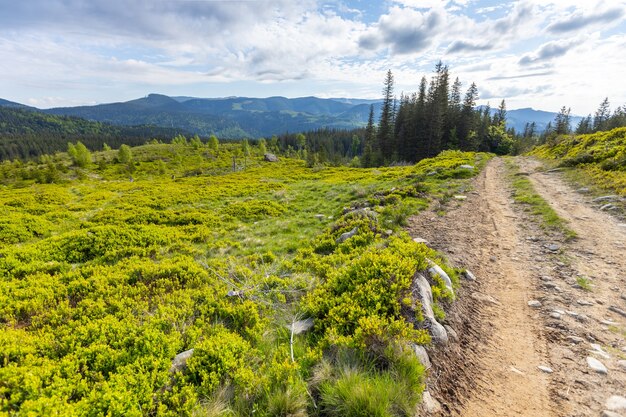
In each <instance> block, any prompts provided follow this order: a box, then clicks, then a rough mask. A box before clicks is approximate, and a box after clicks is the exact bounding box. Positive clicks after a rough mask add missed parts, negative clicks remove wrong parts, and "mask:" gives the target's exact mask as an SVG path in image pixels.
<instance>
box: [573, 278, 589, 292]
mask: <svg viewBox="0 0 626 417" xmlns="http://www.w3.org/2000/svg"><path fill="white" fill-rule="evenodd" d="M576 283H577V284H578V286H579V287H580V288H582V289H583V290H585V291H591V281H590V280H589V278H587V277H585V276H582V275H579V276H577V277H576Z"/></svg>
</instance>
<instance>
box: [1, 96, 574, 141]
mask: <svg viewBox="0 0 626 417" xmlns="http://www.w3.org/2000/svg"><path fill="white" fill-rule="evenodd" d="M370 105H373V106H374V109H375V114H376V120H378V115H379V114H380V108H381V101H380V100H367V99H353V98H318V97H298V98H286V97H280V96H274V97H266V98H253V97H222V98H197V97H188V96H179V97H170V96H166V95H162V94H149V95H148V96H146V97H142V98H138V99H135V100H130V101H126V102H118V103H108V104H99V105H94V106H78V107H58V108H52V109H47V110H38V109H35V108H33V107H29V106H24V105H21V104H19V103H14V102H11V101H7V100H2V99H0V107H14V108H24V109H30V110H36V111H39V112H42V113H47V114H52V115H58V116H75V117H81V118H84V119H87V120H90V121H97V122H104V123H109V124H113V125H121V126H137V125H152V126H158V127H163V128H175V129H181V130H184V131H187V132H191V133H194V134H198V135H201V136H209V135H211V134H215V135H216V136H218V137H219V138H223V139H238V138H243V137H248V138H258V137H269V136H272V135H279V134H283V133H286V132H292V133H293V132H301V131H309V130H315V129H319V128H332V129H354V128H360V127H364V126H365V125H366V123H367V119H368V116H369V109H370ZM493 110H495V109H492V111H493ZM555 116H556V113H554V112H547V111H541V110H533V109H530V108H524V109H516V110H509V111H508V112H507V126H508V127H513V128H515V130H516V131H518V132H522V131H523V130H524V126H525V125H526V123H530V122H535V125H536V129H537V131H539V132H540V131H543V130H544V129H545V127H546V125H547V124H548V123H549V122H550V121H552V120H554V117H555ZM579 120H580V118H579V117H576V116H573V117H572V124H574V125H575V124H576V123H578V121H579Z"/></svg>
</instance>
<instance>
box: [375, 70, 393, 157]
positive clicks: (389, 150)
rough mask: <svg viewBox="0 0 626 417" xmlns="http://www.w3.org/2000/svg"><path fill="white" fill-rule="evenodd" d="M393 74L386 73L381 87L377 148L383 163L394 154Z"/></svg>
mask: <svg viewBox="0 0 626 417" xmlns="http://www.w3.org/2000/svg"><path fill="white" fill-rule="evenodd" d="M393 107H394V97H393V74H392V73H391V70H389V71H387V76H386V77H385V83H384V87H383V106H382V111H381V113H380V121H379V122H378V134H377V139H378V147H379V149H380V151H381V154H382V159H383V163H388V162H390V161H391V159H392V157H393V152H394V145H395V138H394V127H393V119H394V116H395V115H394V114H393V111H394V109H393Z"/></svg>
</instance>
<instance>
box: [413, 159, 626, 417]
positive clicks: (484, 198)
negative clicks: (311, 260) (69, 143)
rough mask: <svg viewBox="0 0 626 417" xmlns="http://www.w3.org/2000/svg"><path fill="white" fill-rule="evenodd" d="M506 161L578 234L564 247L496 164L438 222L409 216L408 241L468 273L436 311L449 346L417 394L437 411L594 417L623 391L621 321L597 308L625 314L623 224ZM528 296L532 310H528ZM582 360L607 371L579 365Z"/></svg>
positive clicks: (625, 326) (533, 170)
mask: <svg viewBox="0 0 626 417" xmlns="http://www.w3.org/2000/svg"><path fill="white" fill-rule="evenodd" d="M516 163H517V164H519V166H520V169H521V171H522V172H524V173H525V174H528V177H529V178H530V180H531V181H532V182H533V184H534V185H535V188H536V189H537V192H538V193H539V194H541V195H542V197H543V198H544V199H546V200H547V201H548V202H549V204H550V205H551V206H552V207H553V208H554V209H555V210H556V211H557V213H559V215H560V216H562V217H563V218H565V219H566V220H568V221H569V222H570V225H569V227H570V228H571V229H573V230H574V231H576V232H577V233H578V235H579V238H578V239H576V240H575V241H573V242H564V241H563V239H562V236H561V235H560V234H559V233H553V232H546V231H545V230H543V229H542V228H540V227H539V226H538V221H537V220H536V219H533V218H531V217H530V216H529V215H528V214H527V213H526V212H525V211H524V210H523V208H522V207H521V206H520V205H518V204H514V203H513V202H512V198H511V191H510V188H509V184H508V180H507V179H506V175H505V167H504V163H503V160H502V159H499V158H496V159H494V160H492V161H491V162H490V163H489V164H488V166H487V167H486V169H485V170H484V171H483V172H482V173H481V175H480V176H479V177H478V178H477V179H476V180H475V182H474V188H473V190H468V192H467V193H466V195H467V200H465V201H462V202H458V203H452V206H451V207H447V208H446V214H445V215H443V216H439V215H437V214H435V213H434V212H426V213H423V214H421V215H419V216H416V217H414V218H412V219H411V221H410V226H409V232H410V233H411V234H412V236H414V237H421V238H424V239H426V240H428V241H429V244H430V246H432V247H434V248H435V249H438V250H439V251H441V252H442V253H444V254H446V255H447V256H448V257H449V259H450V261H451V262H452V263H453V264H455V265H457V266H462V267H466V268H468V269H469V270H471V271H472V272H473V273H474V274H475V275H476V276H477V278H478V280H477V282H469V281H464V283H463V286H462V289H461V294H460V297H459V301H458V302H457V303H456V305H455V306H454V307H453V309H452V311H451V312H450V314H449V316H448V320H449V324H450V325H451V326H452V327H453V328H455V327H456V329H457V330H459V333H460V341H459V342H458V343H457V344H456V345H452V346H448V347H445V348H444V349H439V350H438V351H436V350H432V352H431V354H432V355H433V356H434V362H435V363H436V365H435V367H434V368H433V369H432V370H431V377H430V378H429V382H428V385H429V390H430V391H431V392H432V393H433V395H434V396H435V398H437V399H438V400H439V401H440V402H441V403H442V405H443V410H444V412H443V414H445V415H454V416H463V417H478V416H480V417H489V416H533V417H544V416H545V417H550V416H568V417H574V416H600V415H601V413H602V411H603V410H604V409H606V408H607V406H606V400H607V399H608V398H609V397H610V396H611V395H622V396H624V395H626V370H624V369H623V364H621V363H619V362H618V361H619V360H621V359H626V352H625V351H624V349H625V347H626V342H625V340H624V338H625V336H626V318H624V317H622V316H620V315H619V314H617V313H614V312H612V311H610V310H609V307H610V306H615V307H618V308H621V309H624V310H626V300H624V299H623V298H622V294H626V286H625V285H624V284H625V281H626V249H625V248H626V246H625V245H626V228H625V227H624V226H623V225H620V224H619V223H618V222H617V221H615V220H614V219H612V218H611V217H610V216H609V215H607V214H606V213H604V212H600V211H599V210H597V209H596V208H593V207H592V206H591V205H590V204H589V201H588V200H587V199H586V198H585V197H584V196H582V195H579V194H577V193H576V192H575V191H573V189H572V188H571V187H569V186H568V185H566V184H565V183H564V182H563V181H562V180H561V179H560V178H559V177H558V174H556V173H542V172H537V168H538V167H539V166H540V164H539V163H538V162H536V161H534V160H531V159H525V158H516ZM579 277H583V278H584V280H585V281H584V282H586V283H589V284H590V291H589V290H586V289H584V288H581V287H580V286H579V285H578V284H579V282H580V278H579ZM577 278H579V280H578V281H577ZM585 286H586V285H585ZM490 297H491V298H490ZM531 300H536V301H539V302H540V303H541V306H540V307H531V306H529V305H528V302H529V301H531ZM592 344H594V345H592ZM598 346H599V347H600V348H601V349H602V351H601V352H599V351H598V350H597V349H596V348H597V347H598ZM588 356H589V357H594V358H596V359H598V360H600V361H601V362H602V363H603V364H604V365H605V366H606V367H607V368H608V374H606V375H604V374H600V373H597V372H595V371H593V370H591V369H590V368H589V366H588V364H587V357H588ZM539 366H544V367H548V368H551V369H552V371H553V372H552V373H547V372H544V371H542V370H540V369H539ZM617 412H618V415H620V414H619V412H622V413H625V412H626V410H624V411H617ZM624 415H626V414H624Z"/></svg>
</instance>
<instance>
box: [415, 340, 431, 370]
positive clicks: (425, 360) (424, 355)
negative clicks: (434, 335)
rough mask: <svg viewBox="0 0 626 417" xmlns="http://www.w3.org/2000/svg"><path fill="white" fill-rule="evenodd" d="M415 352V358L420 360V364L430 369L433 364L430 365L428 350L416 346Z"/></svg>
mask: <svg viewBox="0 0 626 417" xmlns="http://www.w3.org/2000/svg"><path fill="white" fill-rule="evenodd" d="M413 351H414V352H415V356H417V359H419V360H420V363H421V364H422V365H424V368H426V369H430V367H431V366H432V364H431V363H430V358H429V357H428V352H426V349H425V348H424V346H420V345H416V344H414V345H413Z"/></svg>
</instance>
